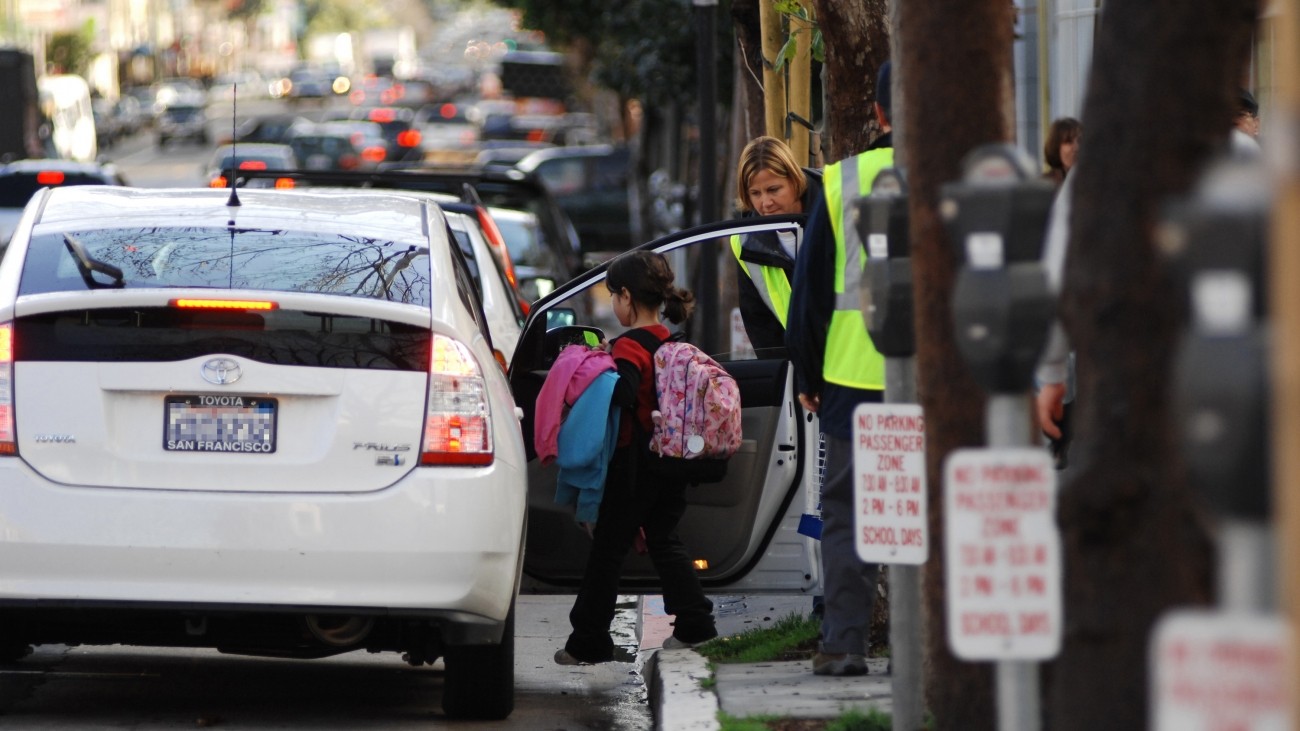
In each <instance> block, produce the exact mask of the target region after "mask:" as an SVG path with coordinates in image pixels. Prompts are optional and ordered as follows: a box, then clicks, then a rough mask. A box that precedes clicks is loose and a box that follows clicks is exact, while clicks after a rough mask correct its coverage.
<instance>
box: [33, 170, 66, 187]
mask: <svg viewBox="0 0 1300 731" xmlns="http://www.w3.org/2000/svg"><path fill="white" fill-rule="evenodd" d="M64 179H65V177H64V175H63V171H61V170H42V171H40V172H39V173H36V182H37V183H39V184H41V185H63V181H64Z"/></svg>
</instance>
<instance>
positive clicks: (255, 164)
mask: <svg viewBox="0 0 1300 731" xmlns="http://www.w3.org/2000/svg"><path fill="white" fill-rule="evenodd" d="M239 169H240V170H265V169H266V163H265V162H263V161H261V160H244V161H243V162H241V163H239Z"/></svg>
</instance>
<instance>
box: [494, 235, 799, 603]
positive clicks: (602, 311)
mask: <svg viewBox="0 0 1300 731" xmlns="http://www.w3.org/2000/svg"><path fill="white" fill-rule="evenodd" d="M802 225H803V224H802V218H801V217H797V216H783V217H766V218H753V219H746V220H743V221H733V222H727V223H718V224H710V225H707V226H701V227H698V228H694V229H689V230H687V231H682V232H680V233H677V234H673V235H671V236H668V237H665V238H662V239H658V240H656V241H653V242H651V243H649V244H645V245H644V246H642V247H640V248H642V249H648V250H652V251H658V252H660V253H662V254H664V255H665V256H667V257H668V259H669V261H670V262H671V263H672V266H673V270H674V272H676V275H677V283H678V286H682V287H686V288H688V289H690V290H692V291H693V292H695V293H696V298H697V305H696V309H695V313H694V315H693V316H692V317H691V318H690V319H689V320H687V321H686V322H685V323H683V324H682V325H681V326H673V325H671V324H670V323H667V322H665V324H667V325H668V326H669V329H674V328H676V329H680V330H682V331H683V332H684V333H685V339H686V340H687V341H689V342H691V343H694V344H695V345H697V346H699V347H700V348H701V349H703V350H704V351H705V352H708V353H709V354H710V355H712V356H713V357H714V359H716V360H717V361H718V362H719V363H721V364H722V366H723V367H724V368H726V369H727V371H728V372H730V373H731V374H732V375H733V376H734V377H735V378H736V381H737V383H738V384H739V386H740V395H741V404H742V407H743V409H744V415H743V433H744V441H743V443H742V445H741V448H740V451H739V452H737V453H736V454H735V455H734V456H733V457H732V458H731V460H730V462H729V464H728V468H727V476H726V478H725V480H724V481H723V482H719V483H713V484H704V485H697V486H692V487H689V488H687V502H688V507H687V510H686V514H685V516H684V517H683V518H682V521H681V524H680V526H679V529H678V531H679V534H680V536H681V538H682V540H683V542H684V543H685V544H686V546H687V548H688V550H690V551H691V554H692V556H693V557H694V558H695V560H696V566H697V570H698V571H699V574H700V578H701V581H702V583H703V584H704V586H705V589H706V591H710V592H712V593H722V592H756V593H815V592H816V591H818V590H819V587H820V584H821V577H820V575H819V568H818V566H819V562H818V554H817V550H818V544H817V542H816V541H814V540H812V539H811V538H808V537H806V536H804V535H802V534H800V532H799V523H800V517H801V515H803V514H804V513H808V512H812V511H813V510H815V508H816V496H817V495H818V494H819V490H818V477H819V474H818V459H817V455H818V451H817V428H816V426H817V425H816V422H815V420H814V419H813V418H812V417H811V415H809V414H805V413H803V412H802V411H801V409H800V407H799V405H798V401H797V399H796V395H795V393H794V377H793V373H792V371H791V366H790V363H789V361H788V360H787V359H786V356H785V351H784V349H773V350H767V351H759V352H758V353H757V354H755V353H754V352H753V351H752V349H750V348H748V347H746V339H745V337H744V330H743V326H742V324H741V318H740V316H739V314H738V310H737V300H738V295H737V291H738V290H737V276H739V267H738V265H737V262H736V259H735V256H734V255H733V254H732V250H731V244H730V239H731V237H732V236H736V235H745V234H748V233H754V232H761V231H789V232H794V233H795V234H796V235H797V236H798V239H802V233H803V232H802ZM707 260H712V261H714V262H716V272H717V277H716V281H713V280H710V281H707V282H706V281H702V279H701V277H700V272H701V269H702V268H703V267H701V263H702V262H705V261H707ZM607 268H608V264H604V265H601V266H599V267H596V268H595V269H592V270H590V271H588V272H587V273H585V274H583V275H582V276H580V277H578V278H577V279H574V280H573V281H571V282H569V283H567V284H565V285H564V286H562V287H560V288H559V289H557V290H556V291H555V292H553V293H551V294H550V295H548V296H546V297H544V298H542V299H541V300H538V301H537V302H536V303H534V304H533V308H532V311H531V313H530V315H529V318H528V321H527V323H526V324H525V326H524V332H523V334H522V335H521V337H520V340H519V345H518V348H517V349H516V351H515V357H514V361H513V363H512V365H511V369H510V383H511V388H512V389H513V391H514V395H515V402H516V403H517V404H518V406H519V407H520V408H522V409H523V411H524V419H523V422H522V426H523V430H524V438H525V443H526V444H527V445H528V451H529V460H530V461H529V465H528V481H529V484H528V542H527V547H526V551H525V565H524V573H525V579H524V581H525V586H524V588H525V590H527V591H529V592H532V593H544V592H548V591H550V592H557V593H558V592H563V593H572V592H573V591H574V590H576V587H577V586H578V584H579V582H580V581H581V579H582V574H583V570H584V568H585V566H586V562H587V553H588V550H589V549H590V546H591V540H590V538H589V537H588V536H587V533H586V532H585V531H584V530H583V529H582V528H581V527H580V526H579V525H578V524H577V523H576V522H575V519H574V508H573V507H572V506H570V505H560V504H557V503H556V500H555V496H556V476H557V473H558V468H557V467H556V466H555V465H554V464H551V465H548V466H543V465H542V464H541V461H540V460H538V459H537V457H536V455H535V454H534V453H533V423H534V416H535V414H534V411H535V404H536V400H537V394H538V392H539V391H540V390H541V387H542V384H543V382H544V381H545V380H546V375H547V373H548V369H549V367H550V364H551V363H552V362H553V361H554V359H555V357H556V355H557V353H558V351H559V345H558V344H557V343H558V341H559V338H557V337H555V336H556V335H558V334H559V333H557V332H556V329H557V328H560V327H573V326H585V327H589V328H598V329H599V330H600V331H601V333H602V334H603V336H604V337H605V338H613V337H616V336H617V335H619V334H621V333H622V332H623V330H624V328H623V327H622V326H620V325H619V324H618V321H617V319H615V317H614V314H613V310H612V309H611V307H610V304H609V292H608V290H607V289H606V287H605V273H606V269H607ZM709 287H712V288H713V292H712V293H710V294H716V295H717V296H716V300H715V301H716V303H717V304H716V305H714V306H713V307H712V308H711V309H712V311H709V309H708V305H707V304H706V303H704V302H700V301H699V300H700V299H701V298H700V294H701V292H703V291H705V289H706V288H709ZM710 299H712V298H710ZM584 313H590V314H584ZM548 330H549V331H551V332H552V337H550V338H548V337H547V332H548ZM710 330H711V333H710ZM570 332H571V331H570ZM651 479H653V478H651ZM657 582H658V577H657V575H656V574H655V571H654V567H653V566H652V565H651V563H650V560H649V557H648V556H644V555H637V554H636V553H635V552H633V553H632V554H630V555H629V556H628V557H627V560H626V561H625V562H624V566H623V577H622V586H621V590H622V591H623V592H624V593H657V590H658V588H659V587H658V585H657Z"/></svg>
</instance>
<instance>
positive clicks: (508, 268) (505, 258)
mask: <svg viewBox="0 0 1300 731" xmlns="http://www.w3.org/2000/svg"><path fill="white" fill-rule="evenodd" d="M474 209H475V212H476V213H478V223H479V225H480V226H482V227H483V235H484V236H486V237H487V241H488V247H489V248H491V249H492V253H493V254H494V255H495V256H496V258H497V260H498V261H500V262H501V269H502V271H503V272H504V273H505V275H506V281H507V282H509V283H510V288H511V289H512V290H513V294H514V295H515V297H516V299H517V301H518V302H519V309H521V310H523V312H524V314H525V315H527V314H528V311H529V310H531V309H532V304H530V303H529V302H528V300H526V299H524V296H523V295H522V294H520V292H519V279H518V278H517V276H516V275H515V263H514V262H513V261H511V259H510V249H509V248H508V247H507V246H506V237H505V235H504V234H502V233H501V229H500V228H499V227H498V226H497V222H496V219H494V218H492V214H491V213H488V210H487V209H486V208H484V207H483V206H475V207H474Z"/></svg>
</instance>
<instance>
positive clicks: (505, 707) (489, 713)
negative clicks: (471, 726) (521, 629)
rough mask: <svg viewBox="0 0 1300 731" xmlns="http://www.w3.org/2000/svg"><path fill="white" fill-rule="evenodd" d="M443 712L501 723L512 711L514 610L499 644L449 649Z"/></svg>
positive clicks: (513, 690)
mask: <svg viewBox="0 0 1300 731" xmlns="http://www.w3.org/2000/svg"><path fill="white" fill-rule="evenodd" d="M443 659H444V662H445V663H446V665H447V674H446V680H445V682H444V683H443V688H442V710H443V712H444V713H446V714H447V716H448V717H449V718H457V719H462V718H463V719H482V720H497V721H499V720H501V719H503V718H506V717H507V716H509V715H510V713H511V712H512V711H514V709H515V608H514V605H513V604H512V605H511V607H510V613H509V614H508V615H506V626H505V629H504V630H503V631H502V633H501V644H499V645H467V646H461V647H448V648H447V651H446V653H445V655H444V658H443Z"/></svg>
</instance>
